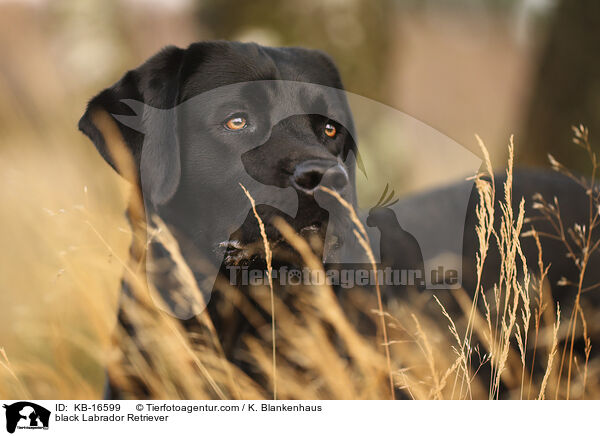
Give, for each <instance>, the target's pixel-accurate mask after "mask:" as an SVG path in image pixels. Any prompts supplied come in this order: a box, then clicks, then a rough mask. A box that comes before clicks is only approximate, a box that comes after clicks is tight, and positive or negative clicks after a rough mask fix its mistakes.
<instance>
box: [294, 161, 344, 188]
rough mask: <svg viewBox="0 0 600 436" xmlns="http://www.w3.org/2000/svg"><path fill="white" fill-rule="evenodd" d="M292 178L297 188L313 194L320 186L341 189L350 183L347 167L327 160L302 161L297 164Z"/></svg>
mask: <svg viewBox="0 0 600 436" xmlns="http://www.w3.org/2000/svg"><path fill="white" fill-rule="evenodd" d="M291 179H292V185H293V186H294V187H295V188H296V189H298V190H300V191H303V192H305V193H307V194H312V193H313V192H314V191H315V189H316V188H317V187H319V186H326V187H328V188H330V189H333V190H334V191H341V190H343V189H344V188H345V187H346V186H347V185H348V183H349V180H348V173H347V172H346V169H345V168H344V167H343V166H342V165H341V164H340V163H338V162H336V161H327V160H309V161H305V162H302V163H301V164H299V165H298V166H296V169H295V170H294V174H292V177H291Z"/></svg>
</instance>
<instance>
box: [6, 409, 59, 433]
mask: <svg viewBox="0 0 600 436" xmlns="http://www.w3.org/2000/svg"><path fill="white" fill-rule="evenodd" d="M3 407H4V408H5V409H6V431H8V432H9V433H14V432H15V430H16V429H20V430H21V429H43V430H47V429H48V423H49V421H50V411H49V410H48V409H46V408H44V407H42V406H39V405H37V404H35V403H30V402H29V401H19V402H18V403H13V404H11V405H6V404H5V405H4V406H3Z"/></svg>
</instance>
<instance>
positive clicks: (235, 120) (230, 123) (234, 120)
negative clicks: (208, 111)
mask: <svg viewBox="0 0 600 436" xmlns="http://www.w3.org/2000/svg"><path fill="white" fill-rule="evenodd" d="M247 125H248V121H246V118H244V117H243V116H240V115H234V116H233V117H231V118H229V119H228V120H227V121H225V128H226V129H228V130H242V129H243V128H245V127H246V126H247Z"/></svg>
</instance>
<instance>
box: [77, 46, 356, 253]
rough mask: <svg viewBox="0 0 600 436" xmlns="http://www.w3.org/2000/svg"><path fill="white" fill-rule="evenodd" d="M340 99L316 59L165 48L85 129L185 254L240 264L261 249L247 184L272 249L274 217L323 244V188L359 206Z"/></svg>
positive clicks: (328, 69) (106, 97)
mask: <svg viewBox="0 0 600 436" xmlns="http://www.w3.org/2000/svg"><path fill="white" fill-rule="evenodd" d="M342 89H343V87H342V82H341V79H340V77H339V74H338V71H337V69H336V67H335V65H334V64H333V62H332V61H331V60H330V59H329V58H328V57H327V56H326V55H325V54H323V53H321V52H318V51H314V50H307V49H302V48H269V47H262V46H259V45H256V44H242V43H231V42H202V43H196V44H192V45H191V46H189V47H188V48H187V49H180V48H176V47H168V48H166V49H164V50H163V51H161V52H160V53H158V54H157V55H155V56H154V57H152V58H151V59H149V60H148V61H147V62H145V63H144V64H143V65H141V66H140V67H138V68H136V69H134V70H131V71H129V72H127V73H126V74H125V75H124V76H123V78H122V79H121V80H119V81H118V82H117V83H116V84H114V85H113V86H111V87H110V88H107V89H105V90H104V91H102V92H101V93H100V94H98V95H97V96H96V97H94V98H93V99H92V100H91V101H90V103H89V105H88V108H87V111H86V113H85V114H84V115H83V117H82V118H81V120H80V123H79V127H80V129H81V130H82V131H83V132H84V133H85V134H86V135H87V136H89V137H90V138H91V140H92V141H93V142H94V144H95V146H96V147H97V149H98V150H99V152H100V154H101V155H102V156H103V157H104V158H105V159H106V160H107V161H108V162H109V163H110V164H111V165H112V166H113V167H114V168H115V169H117V171H119V172H120V173H121V174H122V175H124V176H125V177H126V178H128V179H131V180H132V181H133V182H134V183H136V184H138V185H139V186H140V187H141V188H142V190H141V192H142V194H143V201H144V206H145V209H146V211H147V213H149V214H158V215H159V216H160V217H161V218H162V219H163V221H165V222H166V223H167V224H168V225H169V226H170V228H171V229H174V232H175V234H176V236H177V238H178V240H179V242H180V243H181V242H182V241H185V244H187V246H188V248H185V247H184V249H185V250H188V252H189V250H190V249H189V247H190V246H193V249H194V250H195V251H196V252H199V253H201V254H202V255H204V256H209V257H210V256H212V257H213V258H214V259H213V262H214V261H216V262H220V261H221V259H222V258H223V255H225V261H226V262H229V263H235V262H236V261H237V260H239V258H240V257H244V256H243V255H242V256H240V254H241V253H243V252H244V249H245V247H247V246H248V245H249V244H251V243H253V242H256V241H259V240H260V233H259V227H258V225H257V222H256V220H255V219H254V217H253V216H252V215H251V213H250V212H251V210H250V203H249V202H248V199H247V198H246V197H245V195H244V192H243V190H242V189H241V187H240V184H242V185H244V186H245V187H246V188H247V189H248V191H249V192H250V194H251V195H252V196H253V197H254V198H255V199H256V203H257V205H258V212H259V214H260V216H261V218H262V220H263V221H264V222H265V224H266V226H267V235H268V237H269V239H271V240H273V241H276V240H278V239H279V238H280V236H279V234H278V232H277V230H276V229H275V228H274V227H273V226H272V225H271V222H272V218H273V217H274V216H276V215H278V216H282V217H283V218H284V219H286V220H287V221H288V222H289V223H290V224H291V225H292V226H293V227H294V228H295V229H296V230H297V231H299V232H301V233H311V234H314V235H318V236H320V237H321V239H324V237H325V234H326V231H327V226H328V222H329V216H330V213H329V212H330V210H328V207H326V206H325V204H326V203H327V201H326V199H325V197H324V196H323V195H322V194H323V192H322V190H321V189H320V188H321V187H323V186H326V187H328V188H330V189H332V190H335V191H337V192H338V193H339V194H340V195H341V196H342V197H344V198H345V199H346V200H348V201H349V202H350V203H354V202H355V197H356V196H355V191H354V164H353V162H354V160H353V158H352V157H353V154H351V152H355V142H354V138H353V126H352V117H351V114H350V109H349V107H348V104H347V101H346V98H345V95H344V93H343V91H341V90H342ZM108 114H110V115H108ZM113 117H114V118H116V119H117V120H118V121H115V119H114V118H113ZM115 138H116V139H115ZM119 161H121V162H119ZM122 161H125V162H126V165H123V164H122ZM219 256H220V258H221V259H219Z"/></svg>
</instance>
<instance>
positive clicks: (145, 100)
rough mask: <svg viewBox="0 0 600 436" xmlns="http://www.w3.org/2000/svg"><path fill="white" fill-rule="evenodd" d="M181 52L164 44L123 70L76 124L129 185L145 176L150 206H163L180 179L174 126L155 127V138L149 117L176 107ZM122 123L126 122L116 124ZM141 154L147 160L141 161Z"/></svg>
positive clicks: (153, 118)
mask: <svg viewBox="0 0 600 436" xmlns="http://www.w3.org/2000/svg"><path fill="white" fill-rule="evenodd" d="M184 53H185V50H183V49H180V48H177V47H173V46H170V47H167V48H165V49H163V50H162V51H160V52H159V53H158V54H156V55H154V56H153V57H151V58H150V59H149V60H147V61H146V62H145V63H144V64H142V65H141V66H140V67H138V68H136V69H134V70H130V71H128V72H127V73H126V74H125V75H124V76H123V77H122V78H121V79H120V80H119V81H118V82H117V83H115V84H114V85H113V86H111V87H110V88H107V89H105V90H104V91H102V92H100V93H99V94H98V95H97V96H96V97H94V98H93V99H92V100H91V101H90V102H89V103H88V106H87V110H86V112H85V114H84V115H83V116H82V117H81V119H80V120H79V129H80V130H81V131H82V132H83V133H84V134H86V135H87V136H88V137H89V138H90V139H91V140H92V142H93V143H94V145H95V146H96V148H97V149H98V151H99V153H100V154H101V155H102V157H103V158H104V159H105V160H106V161H107V162H108V163H109V164H110V165H111V166H112V167H113V168H114V169H115V170H116V171H117V172H119V173H120V174H121V175H123V176H124V177H125V178H127V179H130V180H131V181H132V182H134V183H139V182H140V181H141V179H140V173H145V174H144V177H143V178H144V179H146V180H150V182H151V183H149V185H150V186H148V187H146V188H148V189H149V190H150V191H149V193H150V194H151V197H152V200H153V202H155V204H164V203H165V202H166V201H167V200H168V199H169V198H170V197H171V196H172V195H173V194H174V193H175V190H176V189H177V186H178V185H179V179H180V176H181V165H180V156H179V147H178V145H177V144H178V141H177V138H176V130H175V126H174V125H170V126H165V125H162V126H160V129H161V137H160V138H159V137H155V136H153V134H156V131H155V129H156V127H157V126H156V121H157V120H156V118H155V117H154V116H153V115H155V114H157V113H167V112H168V110H169V109H173V108H174V107H175V105H176V104H177V98H178V95H179V85H180V71H181V66H182V63H183V58H184ZM115 118H116V119H115ZM123 119H129V122H127V123H123V122H119V121H117V120H123ZM165 136H168V138H166V137H165ZM165 140H166V143H167V144H168V145H169V146H168V147H167V146H165ZM161 145H162V146H163V147H164V148H162V149H161V148H160V147H161ZM146 154H148V155H149V156H152V157H153V159H147V158H146V159H145V158H143V156H144V155H146ZM150 161H151V163H150V164H146V165H144V163H147V162H150ZM141 166H144V168H142V167H141Z"/></svg>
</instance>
